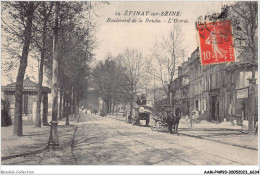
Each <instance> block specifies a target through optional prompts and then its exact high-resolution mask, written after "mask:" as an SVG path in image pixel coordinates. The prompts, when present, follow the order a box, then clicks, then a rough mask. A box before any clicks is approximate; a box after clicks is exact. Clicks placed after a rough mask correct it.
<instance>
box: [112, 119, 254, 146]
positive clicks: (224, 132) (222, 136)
mask: <svg viewBox="0 0 260 175" xmlns="http://www.w3.org/2000/svg"><path fill="white" fill-rule="evenodd" d="M108 117H110V118H113V119H116V120H120V121H123V122H125V118H124V117H122V115H120V114H118V115H117V116H116V115H108ZM163 131H164V132H168V129H167V128H165V130H163ZM178 131H179V134H183V135H186V136H190V137H196V138H199V139H206V140H211V141H214V142H219V143H224V144H228V145H232V146H238V147H242V148H247V149H253V150H258V135H256V134H251V135H249V134H248V133H247V131H246V130H245V128H242V126H238V125H235V126H233V125H232V124H231V123H230V122H223V123H212V122H208V121H205V120H202V121H201V122H200V123H193V126H192V128H191V125H190V121H189V120H188V121H186V120H185V119H184V118H181V120H180V123H179V130H178Z"/></svg>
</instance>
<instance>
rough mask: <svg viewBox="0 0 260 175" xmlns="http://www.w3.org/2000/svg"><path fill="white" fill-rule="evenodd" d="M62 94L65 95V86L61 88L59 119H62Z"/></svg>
mask: <svg viewBox="0 0 260 175" xmlns="http://www.w3.org/2000/svg"><path fill="white" fill-rule="evenodd" d="M62 96H63V88H62V87H61V88H60V104H59V106H60V107H59V120H62V111H63V110H62Z"/></svg>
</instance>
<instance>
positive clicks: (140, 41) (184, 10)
mask: <svg viewBox="0 0 260 175" xmlns="http://www.w3.org/2000/svg"><path fill="white" fill-rule="evenodd" d="M99 4H100V2H99ZM223 4H225V2H205V1H204V2H188V1H186V2H179V1H178V2H176V1H175V2H173V1H165V2H155V1H152V2H147V1H146V2H138V1H132V2H130V1H125V2H122V1H117V2H109V5H106V4H102V5H99V6H98V7H97V8H96V9H95V15H94V16H95V20H96V22H97V27H98V31H97V32H96V39H97V44H98V46H97V48H96V50H95V55H96V56H95V59H96V61H95V62H97V61H99V60H104V59H105V57H106V56H107V55H108V54H112V55H113V56H117V55H118V54H119V53H122V52H123V51H124V50H125V49H126V48H129V49H138V50H139V51H140V52H141V53H142V54H143V55H144V57H147V56H149V55H150V53H151V50H152V48H153V47H154V44H155V42H160V41H161V40H162V38H163V36H164V37H167V35H168V34H169V32H170V29H171V28H172V26H173V23H168V20H169V19H170V18H171V19H178V20H188V23H185V24H180V25H181V26H182V29H183V39H184V49H185V56H184V61H185V60H187V59H188V57H190V55H191V53H192V52H193V51H194V50H195V49H196V48H197V47H198V46H199V45H198V36H197V31H196V28H195V22H196V20H197V19H198V17H199V16H204V15H206V14H212V13H214V12H220V11H221V6H222V5H223ZM126 11H128V13H127V14H129V11H133V12H134V11H140V12H146V11H149V15H148V16H132V15H130V16H125V15H124V14H125V12H126ZM165 11H168V12H172V11H174V12H178V11H179V14H180V16H163V17H162V16H158V15H157V16H151V14H155V13H159V14H161V12H165ZM116 13H117V14H118V13H120V14H121V15H120V16H117V15H116ZM108 18H111V19H117V18H119V19H129V18H130V19H131V20H133V19H134V18H135V19H137V20H139V18H140V19H142V20H143V22H142V23H115V22H107V20H108ZM146 18H149V19H150V20H156V18H157V19H158V20H161V21H162V23H145V22H144V21H145V20H146ZM164 21H165V22H164ZM17 63H18V62H17ZM36 65H38V62H37V61H36V60H33V59H31V58H29V62H28V66H27V70H26V74H25V75H29V77H31V79H32V80H33V81H35V82H37V79H38V76H37V74H38V66H36ZM93 65H95V63H94V64H93ZM17 67H18V66H17ZM16 74H17V71H16V72H15V71H14V76H13V77H14V78H13V79H14V81H15V79H16ZM25 77H26V76H25ZM1 83H2V85H6V84H9V83H10V81H9V79H8V78H7V77H6V76H5V75H3V72H2V76H1ZM44 85H47V83H46V80H45V79H44Z"/></svg>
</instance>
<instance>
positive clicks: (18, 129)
mask: <svg viewBox="0 0 260 175" xmlns="http://www.w3.org/2000/svg"><path fill="white" fill-rule="evenodd" d="M33 13H34V2H32V1H31V2H29V10H28V11H27V20H26V27H25V40H24V44H23V50H22V57H21V60H20V65H19V69H18V74H17V77H16V91H15V114H14V127H13V135H15V136H22V135H23V127H22V111H23V106H22V105H23V99H22V96H23V79H24V74H25V70H26V67H27V60H28V53H29V48H30V43H31V37H32V20H33Z"/></svg>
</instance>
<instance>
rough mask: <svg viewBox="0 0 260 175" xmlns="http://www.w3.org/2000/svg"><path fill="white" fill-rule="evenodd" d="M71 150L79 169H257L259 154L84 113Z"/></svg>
mask: <svg viewBox="0 0 260 175" xmlns="http://www.w3.org/2000/svg"><path fill="white" fill-rule="evenodd" d="M180 133H181V131H180ZM71 150H72V157H73V158H74V161H75V164H80V165H257V154H258V153H257V151H255V150H249V149H245V148H239V147H236V146H230V145H226V144H221V143H217V142H212V141H208V140H204V139H198V138H193V137H188V136H184V135H181V134H180V135H176V134H169V133H165V132H156V131H152V130H151V129H150V128H149V127H144V126H143V127H142V126H141V127H140V126H132V125H131V124H126V123H124V122H122V121H118V120H115V119H112V118H107V117H100V116H98V115H91V114H85V113H82V115H81V117H80V119H79V123H78V125H77V127H76V131H75V135H74V140H73V144H72V149H71Z"/></svg>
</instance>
